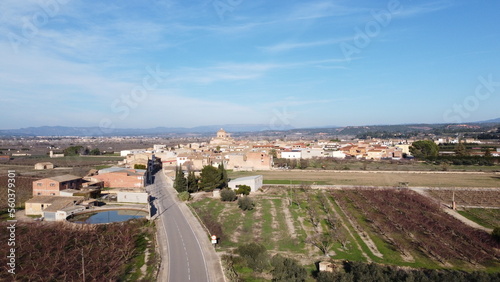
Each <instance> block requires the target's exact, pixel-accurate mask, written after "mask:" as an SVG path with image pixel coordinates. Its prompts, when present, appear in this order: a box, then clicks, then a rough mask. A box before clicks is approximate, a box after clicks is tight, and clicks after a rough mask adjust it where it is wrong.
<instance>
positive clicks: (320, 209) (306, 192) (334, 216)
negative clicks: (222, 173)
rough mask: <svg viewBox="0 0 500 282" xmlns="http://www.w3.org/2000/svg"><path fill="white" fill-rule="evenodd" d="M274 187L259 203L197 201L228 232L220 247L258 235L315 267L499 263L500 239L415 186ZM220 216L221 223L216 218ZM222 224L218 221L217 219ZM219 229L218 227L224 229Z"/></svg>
mask: <svg viewBox="0 0 500 282" xmlns="http://www.w3.org/2000/svg"><path fill="white" fill-rule="evenodd" d="M306 188H307V187H304V188H299V189H297V188H296V189H288V188H286V187H273V188H270V189H268V190H267V191H266V192H265V193H263V194H254V195H251V197H252V199H253V200H254V202H255V204H256V207H255V209H254V210H251V211H245V212H244V211H241V210H240V209H239V208H238V207H237V204H236V202H221V201H220V200H219V199H212V198H205V199H201V200H197V201H195V202H192V203H191V204H190V206H191V208H192V209H193V210H194V211H196V213H197V215H198V216H199V217H200V219H201V220H202V221H203V222H204V223H205V225H206V226H207V228H208V229H209V230H210V231H209V233H213V231H212V230H218V232H219V233H221V235H220V237H221V240H220V245H219V246H218V251H221V252H224V253H232V252H233V251H234V250H235V248H236V247H238V246H240V245H242V244H245V243H249V242H257V243H260V244H262V245H264V246H265V247H266V249H267V250H268V252H270V253H271V254H276V253H279V254H283V255H286V256H288V257H292V258H294V259H297V260H298V261H300V263H301V264H303V265H308V266H309V268H310V269H314V266H313V264H314V262H317V261H320V260H324V259H325V257H326V256H329V257H331V258H333V259H339V260H350V261H362V262H378V263H384V264H392V265H400V266H411V267H425V268H460V269H468V270H473V269H489V270H498V267H500V261H499V258H500V255H499V254H498V253H496V252H495V251H494V248H500V244H499V243H497V242H495V241H493V240H492V238H491V236H490V235H489V234H487V233H485V232H482V231H477V230H475V229H473V228H469V227H467V226H465V225H464V224H462V223H461V222H459V221H457V220H455V219H454V218H453V217H451V216H448V215H447V214H445V213H444V212H442V211H441V210H440V208H439V206H438V205H437V204H436V203H435V202H434V201H432V200H430V199H428V198H426V197H425V196H421V195H419V194H417V193H414V192H412V191H399V190H386V189H384V190H376V191H375V190H362V189H349V190H331V191H326V190H310V189H306ZM214 222H215V223H214ZM217 224H218V226H217ZM217 235H219V234H217Z"/></svg>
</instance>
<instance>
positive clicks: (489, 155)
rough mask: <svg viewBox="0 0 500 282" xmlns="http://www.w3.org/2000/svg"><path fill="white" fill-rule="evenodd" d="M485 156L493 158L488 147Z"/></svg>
mask: <svg viewBox="0 0 500 282" xmlns="http://www.w3.org/2000/svg"><path fill="white" fill-rule="evenodd" d="M484 157H485V158H491V157H492V155H491V150H490V148H486V151H485V152H484Z"/></svg>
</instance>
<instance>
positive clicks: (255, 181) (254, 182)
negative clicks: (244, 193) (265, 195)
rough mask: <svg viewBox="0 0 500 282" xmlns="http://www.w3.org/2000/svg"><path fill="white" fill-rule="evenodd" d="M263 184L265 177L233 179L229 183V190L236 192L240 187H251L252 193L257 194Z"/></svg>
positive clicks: (255, 176) (254, 176)
mask: <svg viewBox="0 0 500 282" xmlns="http://www.w3.org/2000/svg"><path fill="white" fill-rule="evenodd" d="M263 182H264V176H262V175H253V176H246V177H240V178H235V179H232V180H231V181H229V183H228V186H229V188H231V189H233V190H236V189H238V187H239V186H240V185H247V186H250V191H251V192H256V191H257V190H259V189H260V188H262V184H263Z"/></svg>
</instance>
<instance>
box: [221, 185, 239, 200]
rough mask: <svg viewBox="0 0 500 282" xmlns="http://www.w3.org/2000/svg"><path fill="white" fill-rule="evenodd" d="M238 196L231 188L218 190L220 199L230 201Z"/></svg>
mask: <svg viewBox="0 0 500 282" xmlns="http://www.w3.org/2000/svg"><path fill="white" fill-rule="evenodd" d="M237 198H238V197H237V196H236V193H235V192H234V190H233V189H229V188H224V189H222V190H220V199H221V201H224V202H232V201H235V200H236V199H237Z"/></svg>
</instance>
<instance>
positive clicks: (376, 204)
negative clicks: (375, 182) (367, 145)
mask: <svg viewBox="0 0 500 282" xmlns="http://www.w3.org/2000/svg"><path fill="white" fill-rule="evenodd" d="M331 193H332V195H333V197H334V198H335V199H336V201H337V202H338V203H339V206H341V207H342V208H343V209H344V210H345V211H347V214H348V215H349V216H350V217H352V218H354V219H356V220H357V222H358V223H359V224H360V225H361V226H362V228H363V229H364V230H365V231H366V232H368V233H369V235H370V236H371V237H372V238H379V239H382V241H383V242H380V245H379V246H380V247H381V248H382V249H381V252H382V253H384V257H387V259H390V260H392V259H393V258H391V256H393V255H394V252H397V253H399V254H401V258H402V259H403V260H405V261H407V262H414V263H415V264H417V265H419V266H425V267H454V268H460V269H473V268H476V267H477V266H479V265H482V266H483V267H487V268H489V267H493V266H494V267H497V268H498V266H499V265H500V261H499V259H500V255H499V254H498V252H497V251H496V250H495V248H496V249H498V248H499V247H500V244H499V242H496V241H495V240H494V239H493V238H492V237H491V235H490V234H488V233H486V232H484V231H480V230H476V229H474V228H471V227H469V226H466V225H464V224H462V223H461V222H460V221H458V220H456V219H455V218H453V217H451V216H450V215H448V214H446V213H444V212H443V211H441V209H440V207H439V205H438V204H437V203H435V202H434V201H432V200H431V199H428V198H426V197H425V196H422V195H420V194H417V193H415V192H413V191H409V190H377V191H375V190H366V189H351V190H343V191H332V192H331ZM377 240H378V239H377ZM386 251H387V253H386ZM386 254H387V256H386Z"/></svg>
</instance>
